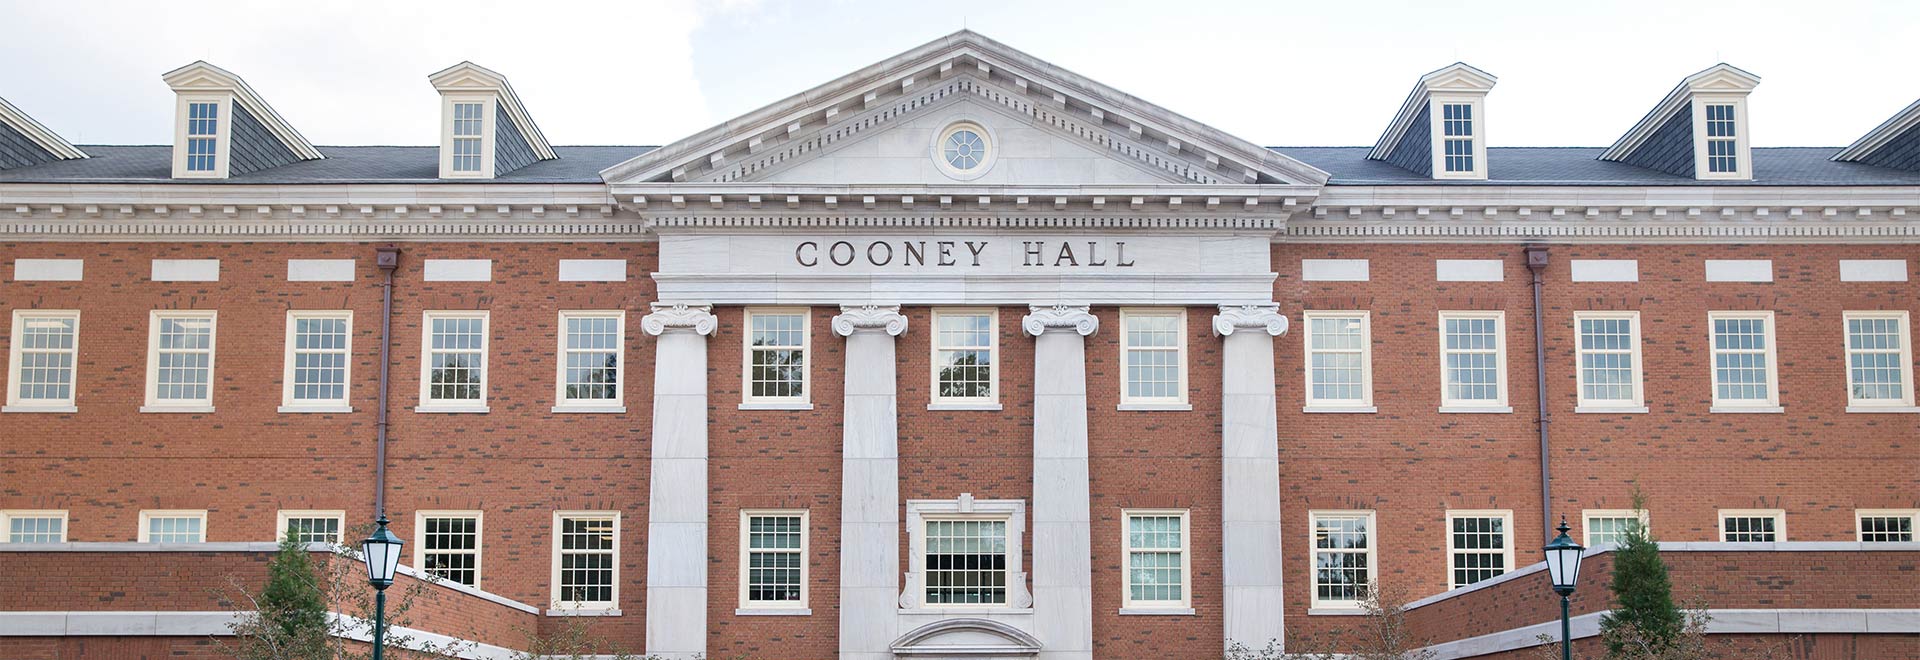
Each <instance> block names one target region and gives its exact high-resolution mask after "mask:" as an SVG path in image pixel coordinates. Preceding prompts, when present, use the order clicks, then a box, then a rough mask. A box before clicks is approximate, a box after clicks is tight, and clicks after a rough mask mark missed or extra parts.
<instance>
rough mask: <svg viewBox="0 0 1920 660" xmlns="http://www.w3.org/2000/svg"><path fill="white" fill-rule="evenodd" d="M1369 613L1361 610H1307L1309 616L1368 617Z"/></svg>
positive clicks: (1317, 608)
mask: <svg viewBox="0 0 1920 660" xmlns="http://www.w3.org/2000/svg"><path fill="white" fill-rule="evenodd" d="M1366 615H1367V611H1366V610H1363V609H1359V608H1344V607H1342V608H1325V607H1315V608H1312V609H1309V610H1307V616H1366Z"/></svg>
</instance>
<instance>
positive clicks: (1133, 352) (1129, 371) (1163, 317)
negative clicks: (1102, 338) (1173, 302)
mask: <svg viewBox="0 0 1920 660" xmlns="http://www.w3.org/2000/svg"><path fill="white" fill-rule="evenodd" d="M1120 335H1121V336H1120V361H1121V369H1120V387H1121V389H1120V405H1121V406H1122V407H1126V406H1136V405H1137V406H1147V407H1174V408H1181V407H1185V406H1186V405H1187V311H1186V310H1184V309H1151V310H1145V309H1123V310H1120Z"/></svg>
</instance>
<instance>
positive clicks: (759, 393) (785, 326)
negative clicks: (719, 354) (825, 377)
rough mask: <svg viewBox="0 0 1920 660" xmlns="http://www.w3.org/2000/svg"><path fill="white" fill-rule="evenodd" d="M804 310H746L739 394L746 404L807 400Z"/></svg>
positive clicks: (807, 315)
mask: <svg viewBox="0 0 1920 660" xmlns="http://www.w3.org/2000/svg"><path fill="white" fill-rule="evenodd" d="M810 317H811V314H809V313H808V311H806V310H751V309H750V310H747V323H746V337H745V342H744V343H745V348H746V364H745V365H743V366H744V367H745V372H744V374H743V376H742V382H743V383H744V385H745V386H744V387H743V388H742V394H743V396H744V399H745V401H746V402H748V403H803V402H805V401H806V400H807V389H808V388H807V371H808V369H807V361H808V354H807V353H808V351H807V344H808V339H809V338H808V334H809V332H810V331H809V328H808V325H810V322H811V319H810Z"/></svg>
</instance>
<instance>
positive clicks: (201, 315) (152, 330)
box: [140, 309, 220, 413]
mask: <svg viewBox="0 0 1920 660" xmlns="http://www.w3.org/2000/svg"><path fill="white" fill-rule="evenodd" d="M163 318H168V319H171V318H187V319H207V320H208V321H209V322H210V324H209V326H208V328H207V398H205V399H164V400H163V399H161V398H159V397H160V320H161V319H163ZM219 349H220V313H219V312H217V311H213V310H187V309H156V310H153V311H151V312H148V314H147V402H146V405H144V406H141V407H140V412H143V413H145V412H180V413H210V412H213V395H214V389H215V388H216V387H217V386H218V384H219V382H220V378H219V376H220V372H219V371H218V365H217V364H216V362H217V358H218V357H219V356H220V350H219Z"/></svg>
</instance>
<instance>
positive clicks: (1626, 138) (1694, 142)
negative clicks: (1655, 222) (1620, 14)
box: [1600, 64, 1760, 181]
mask: <svg viewBox="0 0 1920 660" xmlns="http://www.w3.org/2000/svg"><path fill="white" fill-rule="evenodd" d="M1759 84H1760V78H1759V76H1755V75H1753V74H1751V73H1747V72H1745V71H1741V70H1739V69H1736V68H1734V67H1732V66H1728V65H1726V64H1715V65H1713V66H1711V67H1708V68H1707V70H1705V71H1701V72H1699V73H1696V74H1693V75H1691V76H1687V78H1686V79H1685V80H1682V81H1680V84H1679V85H1678V86H1676V87H1674V88H1673V91H1671V92H1668V93H1667V96H1666V98H1663V99H1661V100H1660V104H1659V105H1656V106H1654V108H1653V112H1649V113H1647V115H1646V116H1645V117H1642V118H1641V119H1640V123H1637V124H1634V126H1633V128H1632V129H1631V130H1628V131H1627V134H1626V135H1623V136H1621V137H1620V139H1619V140H1617V141H1615V142H1614V143H1613V146H1612V147H1609V148H1608V149H1607V150H1606V152H1605V153H1602V154H1600V160H1605V161H1613V162H1617V163H1625V164H1627V165H1632V166H1635V167H1644V168H1646V169H1650V170H1654V171H1658V172H1666V173H1667V174H1671V175H1674V176H1679V177H1686V178H1689V179H1694V180H1733V181H1750V180H1752V179H1753V149H1752V147H1751V146H1750V145H1749V144H1748V138H1749V136H1750V135H1751V130H1750V129H1749V127H1748V126H1747V125H1746V123H1747V95H1748V94H1751V93H1753V88H1754V87H1755V86H1758V85H1759Z"/></svg>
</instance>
